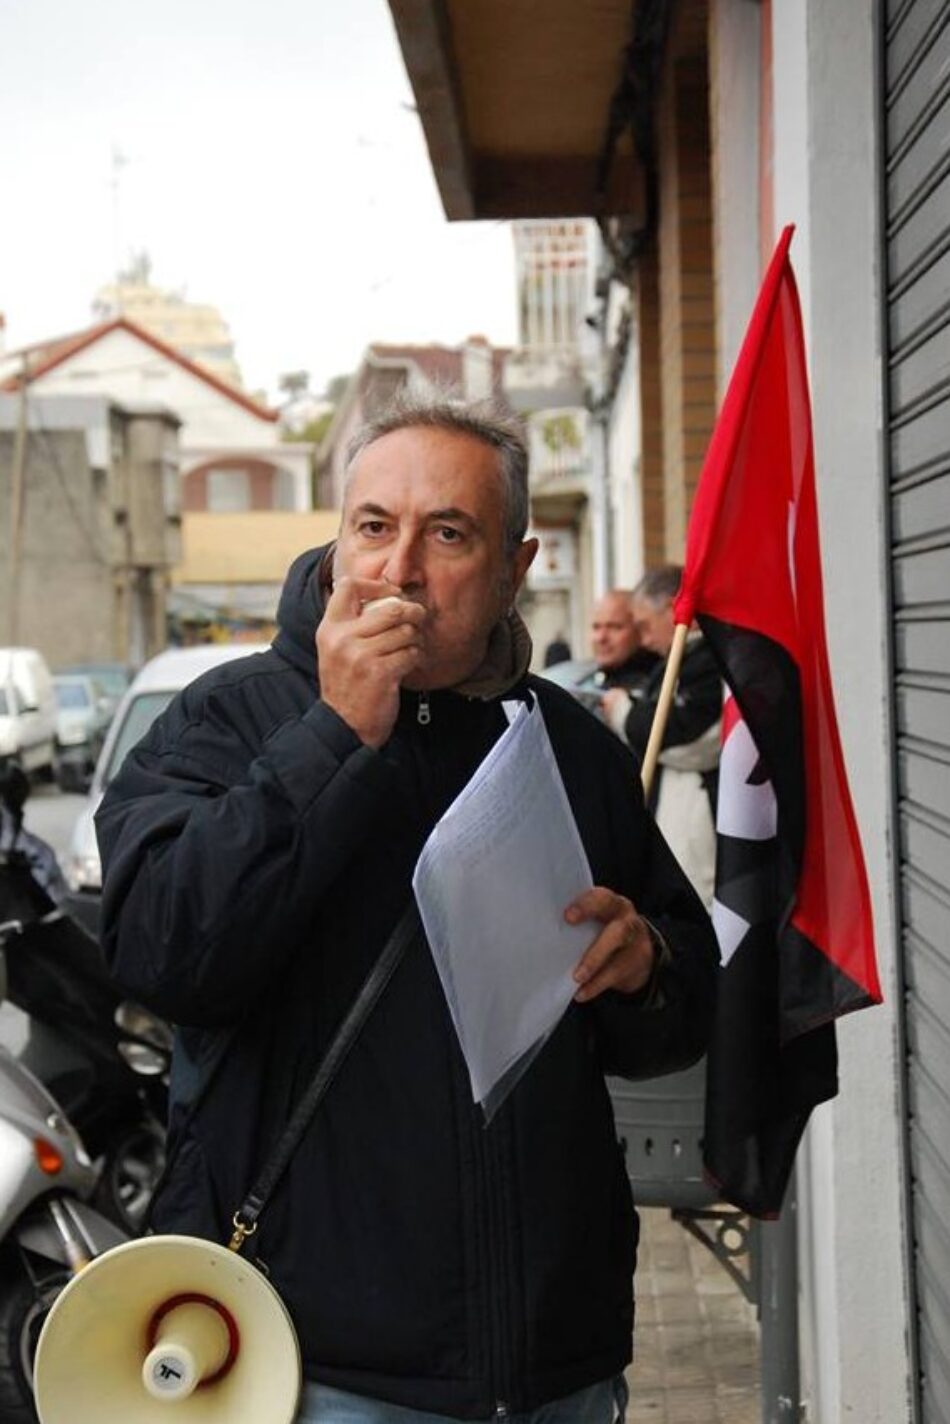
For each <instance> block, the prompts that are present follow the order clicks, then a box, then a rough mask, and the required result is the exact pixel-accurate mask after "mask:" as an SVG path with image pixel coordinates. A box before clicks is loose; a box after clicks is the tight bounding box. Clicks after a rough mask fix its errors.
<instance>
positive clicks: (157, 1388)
mask: <svg viewBox="0 0 950 1424" xmlns="http://www.w3.org/2000/svg"><path fill="white" fill-rule="evenodd" d="M240 1345H241V1334H240V1331H239V1330H238V1328H237V1322H236V1321H235V1319H234V1316H233V1315H232V1314H231V1312H230V1311H229V1310H228V1309H226V1307H225V1306H223V1305H222V1304H221V1302H220V1301H219V1300H212V1298H211V1296H209V1295H198V1294H196V1293H195V1292H194V1291H188V1292H185V1293H184V1294H183V1295H173V1296H172V1297H171V1299H170V1300H166V1301H164V1302H163V1303H162V1304H161V1305H160V1306H159V1307H158V1309H157V1310H156V1311H155V1312H154V1313H153V1315H152V1318H151V1320H150V1321H149V1325H148V1346H149V1353H148V1354H147V1355H146V1357H145V1363H144V1364H143V1366H142V1382H143V1384H144V1385H145V1388H146V1389H147V1390H148V1392H149V1394H154V1395H155V1397H156V1398H157V1399H167V1398H168V1397H169V1395H179V1396H182V1397H183V1396H185V1395H188V1394H191V1392H192V1390H194V1389H204V1388H207V1386H208V1385H211V1384H217V1382H218V1380H220V1379H223V1378H224V1376H225V1375H226V1374H227V1372H228V1370H229V1369H230V1368H231V1366H232V1365H233V1364H234V1361H235V1360H236V1359H237V1354H238V1350H239V1349H240Z"/></svg>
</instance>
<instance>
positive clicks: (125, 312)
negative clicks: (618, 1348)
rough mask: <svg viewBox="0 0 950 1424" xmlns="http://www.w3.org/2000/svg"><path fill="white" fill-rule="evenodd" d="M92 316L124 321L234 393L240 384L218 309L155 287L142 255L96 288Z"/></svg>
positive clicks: (232, 348)
mask: <svg viewBox="0 0 950 1424" xmlns="http://www.w3.org/2000/svg"><path fill="white" fill-rule="evenodd" d="M93 314H94V315H95V317H96V318H97V319H98V320H99V321H111V320H112V319H114V318H115V317H123V316H124V317H127V318H128V319H129V321H132V322H134V323H135V324H136V326H140V327H142V328H143V329H144V330H145V331H148V332H150V333H151V335H152V336H157V337H158V339H159V340H160V341H164V342H165V343H166V344H167V345H168V346H173V347H174V348H175V350H176V351H180V352H181V353H182V355H183V356H187V357H188V359H189V361H195V362H197V364H198V365H199V366H204V367H205V368H206V369H207V370H208V371H210V372H211V373H212V375H215V376H217V378H218V380H220V381H225V382H227V384H228V385H230V386H236V387H238V389H240V388H241V386H242V384H243V383H242V380H241V370H240V367H239V366H238V363H237V358H236V356H235V352H234V340H233V338H232V336H231V332H230V329H229V327H228V324H227V322H226V321H225V320H224V317H223V316H222V315H221V313H220V312H219V310H218V308H217V307H214V306H211V305H209V304H208V303H205V302H191V301H188V299H187V298H186V297H185V295H184V293H183V292H176V291H170V290H169V289H168V288H164V287H158V286H156V285H155V284H154V283H153V282H152V280H151V263H150V261H149V259H148V256H147V254H146V253H144V252H142V253H139V254H138V256H137V257H136V258H135V259H134V260H133V261H132V263H131V264H130V266H129V267H128V268H127V269H126V271H124V272H121V273H120V274H119V276H118V278H117V280H116V281H115V282H111V283H109V284H108V285H107V286H104V287H100V289H99V291H98V292H97V293H96V296H95V300H94V301H93Z"/></svg>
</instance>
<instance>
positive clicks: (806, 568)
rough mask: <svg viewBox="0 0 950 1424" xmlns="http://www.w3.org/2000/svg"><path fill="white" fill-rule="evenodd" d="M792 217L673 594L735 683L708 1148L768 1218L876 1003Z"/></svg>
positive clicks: (711, 453)
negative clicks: (835, 662) (848, 1023)
mask: <svg viewBox="0 0 950 1424" xmlns="http://www.w3.org/2000/svg"><path fill="white" fill-rule="evenodd" d="M792 232H793V229H792V228H791V227H789V228H786V229H785V231H784V233H783V234H782V237H781V238H780V240H779V243H778V246H777V248H776V250H775V254H774V256H773V258H772V261H771V263H770V264H769V268H768V271H767V272H766V275H765V279H764V281H763V284H762V289H761V291H760V293H759V297H758V300H757V302H756V306H755V309H754V311H753V314H752V318H751V320H750V323H749V328H748V331H747V333H746V337H745V341H744V343H743V346H742V350H741V352H740V354H739V358H738V361H737V362H736V367H735V370H734V372H733V376H732V380H731V382H730V385H729V389H728V391H727V393H726V397H725V400H724V402H723V406H722V410H721V412H720V415H719V419H718V421H717V423H716V427H715V429H714V431H713V435H712V439H711V441H710V445H709V450H708V453H707V456H706V461H705V464H704V466H703V472H702V477H701V479H700V483H699V486H698V489H697V492H696V498H695V502H694V505H693V511H692V516H691V519H690V526H689V532H688V535H687V548H686V563H685V569H684V573H683V581H682V584H681V587H680V591H679V594H678V596H677V599H676V602H675V606H674V612H675V617H676V621H677V622H678V623H687V624H688V623H689V622H691V621H692V619H693V618H695V619H696V620H697V621H698V623H699V626H700V627H701V629H702V631H703V633H704V634H705V636H706V638H707V639H708V642H709V645H710V647H711V648H712V651H713V652H714V654H715V656H716V658H717V661H718V662H719V665H720V667H721V669H722V673H723V677H724V679H725V682H726V684H727V688H728V695H727V700H726V706H725V711H724V717H723V746H722V759H721V764H720V776H719V809H718V814H717V867H716V898H715V901H714V905H713V920H714V923H715V926H716V930H717V934H718V936H719V942H720V955H721V970H720V981H719V1006H718V1010H717V1018H716V1025H715V1029H714V1034H713V1041H712V1043H711V1046H710V1051H709V1058H708V1068H707V1094H706V1128H705V1137H704V1156H705V1163H706V1169H707V1172H708V1173H709V1175H710V1177H711V1178H712V1179H713V1180H714V1181H715V1182H716V1183H717V1184H718V1186H719V1187H720V1188H721V1190H722V1193H723V1195H724V1196H725V1197H726V1198H728V1199H729V1200H731V1201H733V1202H735V1203H736V1205H738V1206H740V1207H742V1208H743V1209H744V1210H746V1211H749V1212H751V1213H752V1214H753V1215H756V1216H763V1217H769V1216H775V1215H777V1213H778V1212H779V1210H780V1208H781V1203H782V1198H783V1196H784V1192H785V1187H786V1185H787V1182H788V1178H789V1174H790V1172H791V1169H792V1164H793V1162H794V1158H795V1152H796V1149H797V1147H798V1143H799V1141H800V1139H801V1135H802V1132H803V1131H804V1128H805V1124H806V1122H807V1120H808V1115H809V1113H810V1111H811V1109H812V1108H813V1107H814V1106H815V1105H816V1104H817V1103H820V1102H823V1101H825V1100H827V1099H828V1098H831V1097H833V1096H834V1095H835V1093H836V1092H837V1055H836V1045H835V1030H834V1021H835V1019H836V1018H838V1017H839V1016H840V1015H841V1014H844V1013H847V1012H848V1011H850V1010H852V1009H859V1008H863V1007H864V1006H866V1005H868V1004H872V1003H877V1002H880V998H881V991H880V986H879V983H878V977H877V970H876V966H875V958H874V942H873V928H872V921H871V908H870V894H869V891H868V883H867V875H866V872H865V868H864V859H863V856H862V852H861V843H860V838H859V835H858V829H857V823H856V821H855V817H854V811H853V808H852V804H851V797H850V794H849V791H848V784H847V778H846V774H845V768H844V758H843V755H842V751H841V744H840V740H839V737H838V729H837V724H836V721H835V712H834V704H833V699H832V691H831V677H830V673H829V667H828V651H827V643H826V639H825V624H824V608H823V598H822V580H821V565H820V555H819V542H818V517H817V505H816V496H815V471H814V459H813V453H812V433H811V414H810V408H809V398H808V381H807V374H806V367H805V349H804V339H803V335H802V322H801V312H800V308H799V303H798V294H797V290H796V286H795V278H794V275H793V273H792V268H791V264H790V261H789V256H788V250H789V244H790V242H791V237H792Z"/></svg>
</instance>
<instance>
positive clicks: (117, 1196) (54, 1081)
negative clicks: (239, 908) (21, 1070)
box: [0, 769, 172, 1234]
mask: <svg viewBox="0 0 950 1424" xmlns="http://www.w3.org/2000/svg"><path fill="white" fill-rule="evenodd" d="M27 789H28V788H27V787H26V786H25V785H24V779H23V778H21V777H18V776H17V775H16V773H15V772H13V773H11V772H10V771H9V769H6V771H3V770H0V816H2V818H3V828H2V835H0V947H2V951H3V954H4V959H5V965H6V999H7V1002H8V1003H9V1004H11V1005H14V1006H15V1007H16V1009H17V1010H19V1011H20V1014H21V1016H22V1017H21V1024H20V1027H21V1034H20V1038H21V1042H20V1043H19V1045H18V1048H17V1057H18V1059H19V1061H20V1063H21V1064H22V1065H23V1067H25V1068H26V1069H27V1070H29V1071H30V1072H31V1073H32V1074H33V1075H34V1077H36V1078H37V1079H38V1080H39V1081H40V1082H41V1083H42V1084H43V1086H44V1087H45V1088H46V1089H47V1091H48V1092H50V1093H51V1094H52V1096H53V1097H54V1098H55V1100H56V1101H57V1102H58V1103H59V1104H60V1105H61V1108H62V1110H63V1112H64V1113H65V1115H66V1117H67V1118H68V1120H69V1121H70V1122H71V1123H72V1124H73V1126H74V1127H75V1128H76V1130H77V1131H78V1132H79V1134H80V1135H81V1137H82V1141H83V1143H84V1145H85V1147H86V1150H87V1151H88V1153H89V1155H90V1157H91V1158H92V1160H93V1161H94V1162H95V1163H96V1164H97V1167H98V1171H99V1177H98V1183H97V1186H96V1203H97V1205H98V1206H99V1207H100V1208H101V1209H102V1210H103V1211H105V1212H106V1214H107V1215H109V1216H111V1217H113V1218H114V1220H115V1221H116V1222H117V1224H118V1225H119V1226H121V1227H122V1228H123V1229H125V1230H127V1231H128V1232H130V1233H132V1234H135V1233H136V1232H138V1231H140V1230H141V1229H142V1227H143V1225H144V1221H145V1216H146V1212H147V1209H148V1205H149V1202H150V1200H151V1195H152V1190H153V1188H154V1186H155V1184H156V1182H157V1180H158V1178H159V1176H160V1174H161V1171H162V1168H163V1166H164V1154H165V1116H166V1111H167V1101H168V1072H169V1067H170V1062H171V1046H172V1034H171V1030H170V1029H169V1027H168V1025H167V1024H165V1023H164V1022H163V1021H162V1020H161V1019H159V1018H157V1017H156V1016H155V1015H153V1014H151V1013H150V1012H149V1011H148V1010H146V1009H144V1008H142V1007H141V1006H139V1005H137V1004H134V1003H132V1002H131V1001H128V1000H126V999H125V998H124V996H123V995H122V992H121V990H119V989H118V988H117V986H116V985H115V984H114V983H113V982H112V980H111V978H110V976H109V974H108V971H107V969H106V966H105V963H104V960H103V957H102V952H101V950H100V947H99V945H98V943H97V941H96V940H95V939H94V938H93V937H92V936H91V935H90V934H89V933H88V931H87V930H86V929H84V928H83V926H82V925H80V924H79V923H78V922H77V921H76V920H74V919H73V918H72V917H71V916H70V915H69V914H68V913H67V912H66V910H65V909H64V904H65V903H66V898H65V895H64V894H63V892H64V891H65V886H62V885H61V884H60V882H59V880H58V876H59V872H58V868H57V867H56V861H55V856H54V855H53V852H52V851H51V850H50V848H49V847H48V846H47V845H46V844H45V842H43V841H41V840H39V838H38V837H36V836H33V835H31V834H29V833H28V832H26V831H25V830H24V829H23V825H22V812H23V802H24V800H25V797H26V794H27Z"/></svg>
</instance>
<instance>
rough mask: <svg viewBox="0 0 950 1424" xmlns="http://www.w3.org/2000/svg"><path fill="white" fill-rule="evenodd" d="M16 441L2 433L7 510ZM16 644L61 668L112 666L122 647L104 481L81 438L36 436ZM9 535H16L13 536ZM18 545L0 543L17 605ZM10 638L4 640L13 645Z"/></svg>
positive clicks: (0, 480)
mask: <svg viewBox="0 0 950 1424" xmlns="http://www.w3.org/2000/svg"><path fill="white" fill-rule="evenodd" d="M14 441H15V437H14V434H13V432H12V431H10V430H0V508H2V509H4V510H8V509H9V508H10V472H11V468H12V460H13V447H14ZM22 531H23V532H22V543H21V554H20V560H19V577H18V579H17V592H18V596H17V609H16V632H15V641H16V642H17V643H22V644H24V645H25V646H27V647H35V648H39V650H40V652H41V653H43V655H44V657H45V658H46V660H47V662H48V663H49V664H50V666H51V667H52V668H53V669H54V670H55V668H56V667H58V666H60V665H62V664H64V663H69V662H79V661H92V660H111V659H112V658H114V657H115V656H116V650H115V646H114V639H115V626H114V618H113V584H112V567H111V558H110V552H109V550H110V534H111V530H110V519H109V505H108V500H107V497H106V488H105V480H104V478H101V477H97V476H95V475H94V474H93V471H92V470H91V468H90V465H89V461H88V458H87V452H86V439H85V435H84V433H83V432H82V431H81V430H52V431H44V432H43V433H40V432H37V431H33V432H31V433H30V435H29V438H28V443H27V452H26V478H25V497H24V505H23V523H22ZM6 532H8V531H6ZM9 580H10V540H9V538H7V537H4V538H3V539H2V540H0V588H2V590H3V604H4V612H5V614H9V600H10V596H11V595H10V583H9ZM8 636H9V634H8V631H7V630H5V631H4V634H3V637H4V639H7V637H8Z"/></svg>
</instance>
